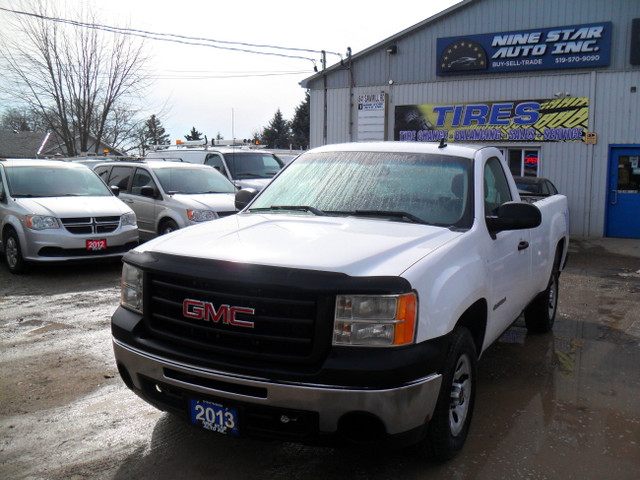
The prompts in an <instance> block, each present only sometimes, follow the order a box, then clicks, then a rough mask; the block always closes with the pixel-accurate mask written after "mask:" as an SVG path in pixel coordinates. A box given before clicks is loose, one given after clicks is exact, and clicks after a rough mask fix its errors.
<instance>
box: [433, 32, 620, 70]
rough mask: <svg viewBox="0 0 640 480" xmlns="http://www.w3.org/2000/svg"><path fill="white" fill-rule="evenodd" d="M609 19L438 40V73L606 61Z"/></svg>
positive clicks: (589, 64) (594, 64) (602, 63)
mask: <svg viewBox="0 0 640 480" xmlns="http://www.w3.org/2000/svg"><path fill="white" fill-rule="evenodd" d="M612 28H613V27H612V23H611V22H601V23H592V24H587V25H570V26H565V27H553V28H539V29H536V30H519V31H512V32H497V33H487V34H480V35H468V36H464V37H461V36H458V37H447V38H439V39H438V43H437V49H438V55H437V59H438V65H437V69H436V72H437V74H438V75H459V74H467V75H468V74H473V73H496V72H518V71H528V70H556V69H564V68H592V67H604V66H607V65H609V59H610V51H611V30H612Z"/></svg>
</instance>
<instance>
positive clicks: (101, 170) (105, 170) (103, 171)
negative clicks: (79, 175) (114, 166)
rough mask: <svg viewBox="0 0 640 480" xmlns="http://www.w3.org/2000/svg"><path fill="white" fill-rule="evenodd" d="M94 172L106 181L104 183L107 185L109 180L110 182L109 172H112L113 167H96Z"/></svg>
mask: <svg viewBox="0 0 640 480" xmlns="http://www.w3.org/2000/svg"><path fill="white" fill-rule="evenodd" d="M93 171H94V172H96V173H97V174H98V176H99V177H100V178H101V179H102V180H103V181H104V183H107V180H109V172H111V167H105V166H103V167H96V168H95V169H94V170H93Z"/></svg>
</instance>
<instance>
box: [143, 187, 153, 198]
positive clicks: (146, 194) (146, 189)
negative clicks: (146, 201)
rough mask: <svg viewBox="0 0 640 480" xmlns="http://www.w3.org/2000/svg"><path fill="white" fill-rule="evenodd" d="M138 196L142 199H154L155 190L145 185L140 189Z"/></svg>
mask: <svg viewBox="0 0 640 480" xmlns="http://www.w3.org/2000/svg"><path fill="white" fill-rule="evenodd" d="M140 195H142V196H143V197H149V198H155V196H156V189H155V188H153V187H150V186H149V185H145V186H144V187H141V188H140Z"/></svg>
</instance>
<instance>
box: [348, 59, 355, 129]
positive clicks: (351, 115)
mask: <svg viewBox="0 0 640 480" xmlns="http://www.w3.org/2000/svg"><path fill="white" fill-rule="evenodd" d="M347 69H348V70H349V141H350V142H353V86H354V85H353V70H352V69H351V47H347Z"/></svg>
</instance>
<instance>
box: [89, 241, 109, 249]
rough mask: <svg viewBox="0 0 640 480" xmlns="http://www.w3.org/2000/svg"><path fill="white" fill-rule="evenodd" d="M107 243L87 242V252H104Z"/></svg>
mask: <svg viewBox="0 0 640 480" xmlns="http://www.w3.org/2000/svg"><path fill="white" fill-rule="evenodd" d="M106 249H107V241H106V240H105V239H102V240H87V250H106Z"/></svg>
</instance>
